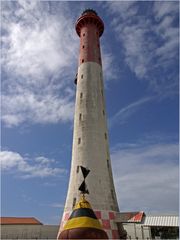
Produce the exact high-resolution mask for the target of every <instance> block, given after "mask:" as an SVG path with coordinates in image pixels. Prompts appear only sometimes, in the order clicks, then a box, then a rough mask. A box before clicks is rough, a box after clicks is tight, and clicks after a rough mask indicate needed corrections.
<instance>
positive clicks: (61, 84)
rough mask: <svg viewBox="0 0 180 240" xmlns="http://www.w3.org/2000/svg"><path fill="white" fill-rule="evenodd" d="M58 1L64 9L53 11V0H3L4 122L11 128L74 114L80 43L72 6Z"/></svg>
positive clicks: (61, 119) (48, 121)
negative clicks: (40, 0) (74, 77)
mask: <svg viewBox="0 0 180 240" xmlns="http://www.w3.org/2000/svg"><path fill="white" fill-rule="evenodd" d="M59 5H61V8H59V9H58V10H59V12H58V13H57V12H56V14H51V12H50V10H49V8H50V3H48V2H37V1H34V2H31V1H18V2H11V3H10V2H7V3H6V2H3V10H4V11H2V13H3V14H2V28H3V31H2V33H3V34H2V65H3V67H2V69H3V72H5V74H4V75H3V77H4V81H3V82H2V121H3V122H4V123H5V124H6V126H9V127H11V126H17V125H19V124H21V123H24V122H29V123H57V122H59V121H69V120H72V118H73V111H74V104H73V101H72V97H73V96H74V91H73V90H72V88H73V87H74V86H73V80H72V79H73V76H74V75H75V70H74V68H75V66H76V62H77V59H76V58H77V50H78V44H79V42H78V38H77V37H76V34H75V33H74V23H73V20H72V18H69V17H68V16H69V14H70V10H69V9H68V8H67V7H66V3H63V4H62V3H59ZM67 25H68V26H69V27H68V28H67ZM75 40H76V41H75ZM70 78H71V80H72V81H71V82H70V81H69V80H70Z"/></svg>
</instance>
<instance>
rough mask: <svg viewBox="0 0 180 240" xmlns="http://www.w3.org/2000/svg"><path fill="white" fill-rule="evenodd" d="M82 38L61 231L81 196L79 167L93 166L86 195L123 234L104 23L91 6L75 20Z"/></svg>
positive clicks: (108, 225) (113, 232)
mask: <svg viewBox="0 0 180 240" xmlns="http://www.w3.org/2000/svg"><path fill="white" fill-rule="evenodd" d="M75 28H76V33H77V35H78V36H79V38H80V51H79V65H78V71H77V75H76V78H75V81H74V82H75V84H76V103H75V115H74V134H73V146H72V160H71V172H70V179H69V187H68V193H67V198H66V203H65V208H64V213H63V216H62V220H61V226H60V230H59V234H60V232H61V230H62V229H63V226H64V225H65V224H66V222H67V220H68V219H69V217H70V215H71V213H72V211H73V208H74V207H75V205H76V204H77V202H78V201H79V199H80V198H81V196H80V192H79V190H78V187H79V186H80V185H81V183H82V182H83V177H82V174H81V171H80V167H81V166H84V167H85V168H87V169H90V171H91V174H90V175H89V176H88V177H87V178H86V183H87V186H88V192H89V194H87V196H86V198H87V200H88V201H89V202H90V203H91V206H92V208H93V210H94V212H95V214H96V216H97V218H98V219H99V221H100V222H101V224H102V226H103V229H104V230H105V231H106V233H107V235H108V237H109V238H110V239H118V238H120V237H121V236H122V235H123V228H122V226H121V225H119V226H118V225H117V223H116V222H115V217H116V213H117V212H119V207H118V202H117V198H116V192H115V188H114V182H113V175H112V169H111V160H110V153H109V143H108V130H107V120H106V109H105V96H104V86H103V73H102V59H101V50H100V37H101V36H102V34H103V31H104V24H103V21H102V20H101V18H100V17H99V16H98V15H97V13H96V12H95V11H94V10H92V9H87V10H85V11H84V12H83V13H82V15H81V16H80V17H79V18H78V20H77V22H76V27H75Z"/></svg>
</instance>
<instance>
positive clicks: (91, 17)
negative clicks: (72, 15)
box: [76, 9, 104, 37]
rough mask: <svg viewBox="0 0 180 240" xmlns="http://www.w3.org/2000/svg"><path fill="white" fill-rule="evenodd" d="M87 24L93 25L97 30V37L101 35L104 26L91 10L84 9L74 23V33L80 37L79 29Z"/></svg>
mask: <svg viewBox="0 0 180 240" xmlns="http://www.w3.org/2000/svg"><path fill="white" fill-rule="evenodd" d="M87 24H94V25H95V26H96V27H97V29H98V30H99V37H100V36H101V35H102V34H103V31H104V24H103V21H102V20H101V19H100V17H99V16H98V15H97V13H96V12H95V11H94V10H93V9H86V10H85V11H84V12H83V13H82V15H81V17H79V18H78V20H77V22H76V32H77V34H78V35H79V36H80V33H81V28H82V27H83V26H84V25H87Z"/></svg>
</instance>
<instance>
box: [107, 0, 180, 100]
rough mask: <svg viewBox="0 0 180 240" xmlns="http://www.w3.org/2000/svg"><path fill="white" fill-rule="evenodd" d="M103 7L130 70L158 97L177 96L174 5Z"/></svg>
mask: <svg viewBox="0 0 180 240" xmlns="http://www.w3.org/2000/svg"><path fill="white" fill-rule="evenodd" d="M143 4H144V7H146V10H147V9H148V5H149V9H148V11H144V12H143V11H142V9H141V6H142V5H143ZM150 5H151V10H150ZM105 8H106V9H107V10H108V13H109V14H110V15H111V16H112V17H113V20H112V24H111V25H112V27H113V29H114V31H115V34H116V38H117V40H118V41H119V44H121V48H122V49H123V50H124V56H122V58H124V60H125V62H126V64H127V65H128V66H129V68H130V69H131V71H132V72H133V73H135V75H136V76H137V78H138V79H140V80H143V81H144V80H146V81H147V83H148V84H149V86H150V87H151V89H152V90H153V91H155V92H156V93H158V94H163V93H164V94H165V95H166V96H169V94H168V93H167V92H169V93H171V92H174V93H177V88H178V73H177V72H178V70H177V69H178V67H177V65H176V63H177V62H178V45H179V44H178V26H177V24H176V23H175V22H176V21H177V18H178V2H172V1H171V2H162V1H159V2H158V1H156V2H153V3H152V2H146V3H142V4H141V3H140V2H135V1H134V2H107V3H105Z"/></svg>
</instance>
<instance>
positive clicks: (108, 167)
mask: <svg viewBox="0 0 180 240" xmlns="http://www.w3.org/2000/svg"><path fill="white" fill-rule="evenodd" d="M107 167H108V168H109V160H108V159H107Z"/></svg>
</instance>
